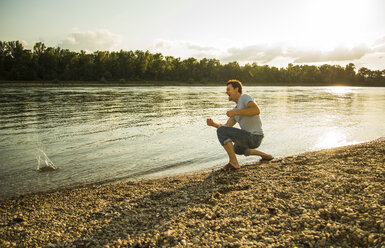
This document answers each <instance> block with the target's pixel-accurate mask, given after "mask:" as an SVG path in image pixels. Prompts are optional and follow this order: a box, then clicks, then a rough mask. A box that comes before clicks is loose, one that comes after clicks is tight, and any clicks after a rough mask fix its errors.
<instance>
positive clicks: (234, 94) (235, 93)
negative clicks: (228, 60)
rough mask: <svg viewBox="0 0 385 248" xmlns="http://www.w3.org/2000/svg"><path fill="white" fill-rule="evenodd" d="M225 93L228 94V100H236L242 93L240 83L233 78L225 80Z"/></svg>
mask: <svg viewBox="0 0 385 248" xmlns="http://www.w3.org/2000/svg"><path fill="white" fill-rule="evenodd" d="M226 94H227V95H228V96H229V101H234V102H237V101H238V98H239V97H240V96H241V95H242V83H241V82H240V81H239V80H235V79H231V80H229V81H227V88H226Z"/></svg>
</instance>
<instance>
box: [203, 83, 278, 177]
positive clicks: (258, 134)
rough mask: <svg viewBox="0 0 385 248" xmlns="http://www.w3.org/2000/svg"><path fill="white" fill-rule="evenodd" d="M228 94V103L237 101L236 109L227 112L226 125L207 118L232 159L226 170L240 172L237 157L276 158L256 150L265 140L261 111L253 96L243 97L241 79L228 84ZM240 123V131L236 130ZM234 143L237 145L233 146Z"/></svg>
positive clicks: (245, 95)
mask: <svg viewBox="0 0 385 248" xmlns="http://www.w3.org/2000/svg"><path fill="white" fill-rule="evenodd" d="M226 94H227V95H228V96H229V101H234V102H235V103H236V104H237V106H236V107H235V108H234V109H232V110H229V111H227V113H226V115H227V116H228V117H229V119H228V120H227V122H226V124H220V123H216V122H214V121H213V120H212V119H211V118H210V119H207V125H208V126H212V127H216V128H217V135H218V139H219V142H220V143H221V145H222V146H223V148H224V149H225V150H226V152H227V155H228V156H229V160H230V161H229V163H228V164H227V165H226V166H225V168H224V169H225V170H232V169H234V170H236V169H239V168H240V166H239V163H238V160H237V157H236V155H235V154H239V155H242V154H243V155H245V156H249V155H257V156H261V157H262V160H272V159H273V156H271V155H270V154H266V153H263V152H261V151H258V150H255V148H257V147H259V146H260V145H261V142H262V139H263V131H262V122H261V119H260V117H259V114H260V110H259V107H258V105H257V104H256V103H255V102H254V100H253V99H252V98H251V96H249V95H247V94H242V83H241V82H240V81H238V80H229V81H228V82H227V88H226ZM237 122H238V123H239V126H240V127H241V129H239V128H235V127H233V126H234V125H235V124H236V123H237ZM233 142H234V145H233Z"/></svg>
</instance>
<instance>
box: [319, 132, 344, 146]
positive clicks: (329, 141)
mask: <svg viewBox="0 0 385 248" xmlns="http://www.w3.org/2000/svg"><path fill="white" fill-rule="evenodd" d="M345 145H348V142H347V141H346V137H345V135H343V133H341V132H340V131H338V130H333V131H328V132H327V133H325V134H323V135H322V136H321V137H320V138H319V140H318V142H317V144H316V145H315V148H317V149H326V148H332V147H338V146H345Z"/></svg>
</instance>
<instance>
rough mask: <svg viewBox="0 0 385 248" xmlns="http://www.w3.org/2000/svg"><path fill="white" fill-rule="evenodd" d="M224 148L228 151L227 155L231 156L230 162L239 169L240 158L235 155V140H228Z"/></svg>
mask: <svg viewBox="0 0 385 248" xmlns="http://www.w3.org/2000/svg"><path fill="white" fill-rule="evenodd" d="M223 148H225V150H226V152H227V155H228V156H229V160H230V161H229V163H230V164H231V165H232V166H233V167H234V168H236V169H239V168H240V166H239V163H238V159H237V156H236V155H235V152H234V145H233V142H231V141H229V142H227V143H226V144H224V145H223Z"/></svg>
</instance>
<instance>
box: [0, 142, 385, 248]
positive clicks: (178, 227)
mask: <svg viewBox="0 0 385 248" xmlns="http://www.w3.org/2000/svg"><path fill="white" fill-rule="evenodd" d="M384 165H385V140H375V141H371V142H367V143H362V144H357V145H353V146H347V147H339V148H333V149H327V150H321V151H316V152H309V153H304V154H300V155H296V156H290V157H285V158H280V159H275V160H273V161H270V162H263V163H258V162H257V163H254V164H246V165H243V166H242V168H241V169H240V170H238V171H230V172H223V171H219V170H213V171H205V172H199V173H194V174H186V175H180V176H174V177H168V178H160V179H155V180H143V181H137V182H126V183H120V184H111V185H87V186H81V187H78V188H75V189H60V190H57V191H55V192H49V193H35V194H29V195H25V196H21V197H18V198H13V199H5V200H2V201H1V202H0V234H1V235H0V246H1V247H143V246H144V247H202V246H207V247H331V246H332V247H385V221H384V219H385V186H384V185H385V166H384Z"/></svg>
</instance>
